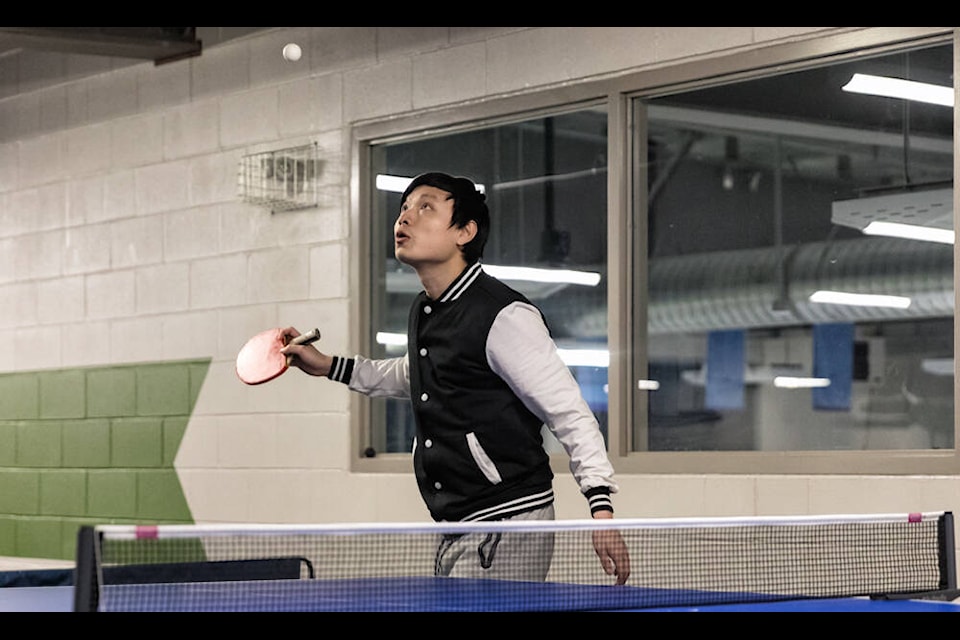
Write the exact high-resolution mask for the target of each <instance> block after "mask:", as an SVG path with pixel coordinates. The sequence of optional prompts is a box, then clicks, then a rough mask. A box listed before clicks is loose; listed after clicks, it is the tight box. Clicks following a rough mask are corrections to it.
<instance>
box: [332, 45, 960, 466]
mask: <svg viewBox="0 0 960 640" xmlns="http://www.w3.org/2000/svg"><path fill="white" fill-rule="evenodd" d="M958 33H960V32H954V30H953V29H952V28H938V27H871V28H862V29H861V28H857V29H851V30H850V31H848V32H843V33H838V34H830V35H826V36H814V37H811V38H810V39H808V40H802V41H797V42H787V43H780V44H773V45H770V46H766V47H759V48H756V49H751V50H749V51H741V52H734V53H730V54H726V55H721V56H717V57H711V58H708V59H704V60H694V61H689V62H683V63H679V64H676V65H667V66H664V67H661V68H653V69H648V70H643V71H638V72H635V73H629V74H625V75H622V76H617V77H614V78H609V79H600V80H591V81H585V82H582V83H576V84H573V85H567V86H561V87H557V88H547V89H543V90H536V91H531V92H529V93H524V94H519V95H512V96H510V97H506V98H491V99H490V100H486V101H480V102H476V103H470V104H466V105H454V106H451V107H448V108H441V109H436V110H431V111H427V112H423V113H418V114H413V115H410V116H405V117H400V118H391V119H387V120H383V121H366V122H357V123H354V125H353V126H352V128H351V132H350V138H351V139H350V148H351V150H352V154H351V157H352V161H351V166H350V193H349V196H350V197H349V201H350V212H349V215H350V229H351V231H350V238H351V241H350V256H351V259H350V277H349V279H350V291H352V292H366V291H369V288H370V287H372V286H374V280H373V274H372V273H371V264H370V261H369V256H370V255H371V254H370V250H371V239H370V237H369V236H370V225H369V222H368V216H366V215H364V212H367V211H369V207H370V203H371V199H372V195H371V191H370V190H371V182H372V180H371V176H370V175H369V166H370V159H371V153H372V149H373V148H374V147H376V146H377V145H379V144H384V143H387V142H389V143H396V142H403V141H409V140H416V139H418V138H422V137H433V136H437V135H442V134H446V133H453V132H456V131H462V130H467V129H472V128H479V127H486V126H492V125H496V124H499V123H504V122H511V121H517V120H523V119H527V118H533V117H544V116H548V115H550V114H552V113H563V112H568V111H571V110H575V109H576V108H578V107H585V106H591V105H595V104H597V103H605V105H606V109H607V114H608V119H609V120H608V175H607V180H608V182H607V190H608V198H607V202H608V205H607V206H608V212H607V225H608V226H607V241H608V247H607V259H608V271H607V274H608V278H609V282H608V301H607V318H608V347H609V351H610V365H609V370H608V380H609V395H608V398H609V433H608V439H609V450H610V458H611V461H612V462H613V464H614V467H615V468H616V470H617V472H618V473H619V474H651V473H654V474H692V473H695V474H704V473H723V474H751V475H764V474H791V473H804V474H820V475H828V474H829V475H851V474H853V475H857V474H883V475H918V474H919V475H939V474H946V475H955V474H957V473H960V445H955V447H954V448H953V449H937V450H933V449H931V450H899V451H885V450H871V451H784V452H774V451H685V452H672V451H632V450H631V449H632V448H633V447H632V446H631V445H632V443H631V438H632V432H633V429H632V428H631V426H630V425H632V424H633V421H634V420H636V419H641V420H646V413H647V412H646V406H645V403H644V402H643V401H642V400H641V401H639V402H638V403H637V404H636V405H634V398H633V396H634V394H633V390H632V386H633V382H632V381H633V380H636V379H638V377H645V372H646V354H645V347H646V343H645V340H644V339H643V335H642V334H641V335H636V336H635V335H634V329H633V325H634V318H633V317H632V315H633V311H632V308H633V306H634V305H633V302H632V301H633V299H634V296H639V298H638V299H640V300H642V299H643V296H644V289H645V282H646V265H645V264H635V261H634V254H633V249H634V246H636V244H635V243H638V242H643V241H644V240H645V238H644V234H645V232H646V209H645V207H639V208H638V207H636V206H635V204H634V203H635V202H645V201H646V198H645V195H646V193H645V192H646V183H645V180H638V181H636V182H637V184H635V183H634V182H635V181H634V180H633V177H632V176H633V174H634V171H633V169H632V168H633V166H636V163H639V162H641V159H642V158H645V150H644V149H643V148H640V147H639V146H638V145H635V144H633V141H634V140H645V139H646V135H645V134H644V131H643V130H642V129H643V127H644V126H645V122H637V121H634V119H633V115H632V109H633V104H634V101H635V100H639V99H643V98H653V97H658V96H664V95H668V94H670V93H674V92H679V91H686V90H690V89H695V88H703V87H707V86H711V85H716V84H720V83H732V82H738V81H743V80H748V79H751V78H757V77H762V76H764V75H769V74H771V73H783V72H785V71H788V70H802V69H804V68H810V67H814V66H820V65H823V64H828V63H834V62H842V61H844V60H852V59H855V58H856V57H858V56H862V55H863V54H864V53H865V52H869V54H870V55H875V54H882V53H895V52H897V51H899V50H901V49H903V48H907V47H915V46H921V45H927V44H946V43H952V45H953V60H954V68H955V69H956V68H960V53H958V49H960V47H958V46H957V45H958V41H960V35H958ZM954 93H955V95H956V94H958V93H960V91H958V89H957V86H955V87H954ZM956 114H957V106H955V107H954V132H955V134H954V177H956V175H957V171H958V167H960V155H958V154H957V146H958V138H960V136H958V135H957V131H958V125H957V118H956ZM958 204H960V197H958V194H957V193H956V190H955V191H954V220H955V227H956V226H957V225H956V221H957V220H958V218H960V216H958V212H957V206H958ZM640 246H643V245H640ZM957 256H958V252H957V249H956V247H955V249H954V282H955V283H956V282H957V281H958V276H960V260H957ZM369 307H370V302H369V296H368V295H366V294H365V293H364V294H362V295H361V294H357V293H354V294H352V295H351V296H350V300H349V313H350V317H352V318H354V319H355V326H356V327H358V330H357V331H356V332H354V333H353V334H352V337H351V344H350V348H351V349H353V350H355V351H354V352H356V353H369V352H370V347H371V344H370V336H369V334H370V330H369V328H370V325H371V309H370V308H369ZM958 307H960V301H956V302H955V306H954V317H956V315H957V314H956V310H957V308H958ZM958 335H960V330H958V323H956V322H954V343H955V345H956V344H957V340H956V338H957V336H958ZM958 350H960V349H958V347H956V346H955V353H954V358H955V360H956V358H957V355H958V354H957V351H958ZM635 372H643V373H641V374H640V375H637V374H636V373H635ZM641 395H642V394H641ZM957 395H958V394H957V392H956V387H955V391H954V400H955V403H956V398H957ZM349 411H350V425H351V444H352V450H351V454H352V455H351V469H352V470H353V471H356V472H384V473H410V472H411V469H410V454H408V453H391V454H379V455H377V456H376V457H373V458H368V457H365V455H364V451H365V449H366V448H367V446H368V442H369V438H370V433H369V425H370V418H371V415H372V414H371V401H370V400H369V399H368V398H365V397H363V396H362V395H360V394H355V393H351V394H350V402H349ZM958 424H960V423H958V420H957V416H956V415H955V416H954V433H955V437H954V441H955V443H960V437H958V431H960V429H958ZM553 466H554V470H555V472H557V473H563V472H564V470H565V469H566V468H567V461H566V460H565V459H564V456H562V455H554V456H553Z"/></svg>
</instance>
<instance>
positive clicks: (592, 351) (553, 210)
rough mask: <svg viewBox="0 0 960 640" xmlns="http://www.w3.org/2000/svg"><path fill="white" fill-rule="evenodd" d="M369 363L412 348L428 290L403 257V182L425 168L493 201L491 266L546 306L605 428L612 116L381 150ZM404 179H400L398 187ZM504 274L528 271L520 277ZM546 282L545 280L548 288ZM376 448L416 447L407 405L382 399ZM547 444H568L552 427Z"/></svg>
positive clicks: (376, 403) (583, 115) (555, 119)
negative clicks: (410, 334) (397, 248)
mask: <svg viewBox="0 0 960 640" xmlns="http://www.w3.org/2000/svg"><path fill="white" fill-rule="evenodd" d="M371 158H372V166H371V176H372V178H373V179H375V180H377V185H378V186H377V187H376V188H375V190H374V192H373V198H372V215H373V219H372V222H371V233H372V243H371V246H372V247H374V251H373V252H372V254H373V255H372V256H371V260H372V266H371V273H372V274H373V285H374V286H373V287H372V289H371V296H372V297H371V309H372V314H371V315H372V320H373V321H372V327H371V330H372V332H373V333H372V335H371V338H372V342H373V344H374V353H372V354H371V355H372V357H392V356H399V355H402V354H403V353H404V352H405V351H406V328H407V315H408V312H409V308H410V304H411V303H412V301H413V298H414V297H415V296H416V294H417V293H419V291H420V290H421V287H420V282H419V280H418V279H417V277H416V274H415V273H414V271H413V270H412V269H410V268H409V267H407V266H406V265H404V264H401V263H399V262H398V261H396V260H395V258H394V255H393V222H394V220H395V219H396V217H397V215H398V213H399V211H400V196H401V193H402V192H403V189H404V187H405V186H406V182H407V181H408V180H409V179H410V178H412V177H414V176H415V175H417V174H420V173H423V172H425V171H443V172H445V173H451V174H454V175H463V176H466V177H468V178H470V179H472V180H473V181H474V182H476V183H477V184H478V185H480V186H481V188H482V189H483V190H484V191H485V193H486V194H487V203H488V205H489V206H490V213H491V218H492V225H491V232H490V238H489V240H488V242H487V246H486V249H485V251H484V256H483V259H482V263H483V264H484V268H485V269H486V270H487V271H490V272H491V273H493V274H494V275H496V276H498V277H501V278H502V279H504V280H505V281H506V282H507V283H508V284H510V285H511V286H513V287H514V288H516V289H517V290H519V291H521V292H522V293H524V294H525V295H526V296H527V297H528V298H530V300H531V301H532V302H534V303H535V304H536V305H537V306H539V307H540V309H541V310H542V311H543V313H544V316H545V317H546V320H547V324H548V326H549V327H550V330H551V333H552V334H553V337H554V339H555V340H556V342H557V345H558V347H559V348H560V349H561V355H562V356H563V357H564V359H565V360H566V361H567V363H568V364H569V365H570V367H571V371H572V372H573V374H574V376H575V378H576V379H577V380H578V382H579V383H580V385H581V387H582V389H583V392H584V396H585V398H586V399H587V402H588V403H589V404H590V406H591V408H592V409H593V411H594V413H595V414H596V416H597V418H598V420H599V422H600V426H601V428H602V430H603V432H604V434H605V435H606V429H607V399H606V384H607V310H606V309H607V308H606V295H607V287H606V260H607V181H606V178H607V116H606V112H605V110H603V109H601V108H596V109H587V110H581V111H576V112H573V113H567V114H562V115H554V116H550V117H544V118H535V119H530V120H524V121H522V122H514V123H510V124H501V125H497V126H492V127H486V128H482V129H476V130H471V131H465V132H456V133H449V134H446V135H439V136H436V137H430V138H424V139H417V140H414V141H403V142H396V143H389V144H382V145H377V146H375V147H374V148H373V149H372V154H371ZM391 178H399V180H391ZM505 267H527V268H531V269H532V271H528V272H523V273H521V274H520V275H517V274H510V273H509V272H505V271H504V270H503V268H505ZM541 279H544V280H545V281H540V280H541ZM371 402H372V403H373V404H372V414H373V415H372V420H371V444H372V447H373V449H374V451H375V452H377V453H383V452H387V453H395V452H409V451H410V448H411V445H412V442H413V435H414V424H413V415H412V413H411V411H410V404H409V402H408V401H407V400H393V399H390V400H384V399H374V400H372V401H371ZM544 437H545V446H546V447H547V449H548V450H555V448H556V447H558V446H559V444H558V443H557V442H556V441H555V440H553V439H552V436H550V435H549V434H548V433H547V432H546V430H545V432H544Z"/></svg>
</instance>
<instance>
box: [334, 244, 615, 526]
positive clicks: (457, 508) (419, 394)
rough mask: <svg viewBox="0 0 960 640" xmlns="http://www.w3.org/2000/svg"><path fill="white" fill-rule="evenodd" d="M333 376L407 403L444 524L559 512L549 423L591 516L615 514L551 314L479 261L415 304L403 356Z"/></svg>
mask: <svg viewBox="0 0 960 640" xmlns="http://www.w3.org/2000/svg"><path fill="white" fill-rule="evenodd" d="M328 377H329V378H330V379H331V380H336V381H339V382H343V383H346V384H347V385H348V386H349V387H350V388H351V389H352V390H354V391H358V392H361V393H365V394H367V395H370V396H393V397H401V396H406V397H409V398H410V401H411V403H412V406H413V414H414V417H415V422H416V439H415V442H414V446H413V466H414V472H415V475H416V479H417V484H418V487H419V489H420V494H421V496H422V497H423V500H424V502H425V503H426V505H427V508H428V509H429V511H430V514H431V516H432V517H433V518H434V519H435V520H438V521H472V520H498V519H503V518H508V517H511V516H514V515H517V514H519V513H523V512H525V511H530V510H533V509H537V508H540V507H543V506H547V505H549V504H552V503H553V501H554V493H553V486H552V482H553V472H552V470H551V468H550V460H549V456H548V454H547V453H546V452H545V450H544V448H543V439H542V436H541V428H542V426H543V425H544V424H546V425H547V426H548V427H549V428H550V429H551V430H552V431H553V433H554V435H556V437H557V439H558V440H559V442H560V443H561V444H562V445H563V446H564V449H565V450H566V451H567V453H568V454H569V456H570V469H571V472H572V473H573V475H574V478H575V479H576V480H577V482H578V484H579V486H580V489H581V492H582V493H583V494H584V496H585V497H586V498H587V500H588V503H589V506H590V511H591V513H593V512H596V511H599V510H604V509H606V510H609V511H612V510H613V507H612V503H611V500H610V494H611V493H613V492H616V491H617V486H616V484H615V483H614V481H613V468H612V466H611V465H610V462H609V459H608V458H607V454H606V446H605V444H604V441H603V436H602V434H601V432H600V429H599V425H598V424H597V421H596V417H595V416H594V415H593V413H592V412H591V411H590V409H589V407H588V405H587V404H586V402H585V401H584V399H583V397H582V395H581V393H580V389H579V387H578V386H577V383H576V380H574V378H573V376H572V374H571V373H570V370H569V369H568V368H567V366H566V365H565V364H564V363H563V361H562V360H560V357H559V355H558V354H557V351H556V345H555V344H554V342H553V340H552V338H551V337H550V334H549V330H548V328H547V326H546V323H545V321H544V319H543V316H542V314H541V313H540V311H539V310H538V309H537V308H536V307H535V306H534V305H533V304H531V303H530V301H529V300H527V299H526V298H525V297H524V296H523V295H522V294H520V293H519V292H517V291H515V290H513V289H511V288H510V287H508V286H507V285H505V284H503V283H502V282H500V281H499V280H497V279H496V278H493V277H492V276H490V275H488V274H487V273H485V272H484V271H483V270H482V268H481V265H480V263H479V262H478V263H474V264H473V265H470V266H469V267H467V268H466V269H465V270H464V271H463V273H461V274H460V276H458V277H457V279H456V280H455V281H454V282H453V283H452V284H451V285H450V287H448V289H447V290H446V291H445V292H444V293H443V294H442V295H441V296H440V297H439V298H438V299H436V300H431V299H430V298H429V297H428V296H427V295H426V293H425V292H421V293H420V294H419V295H418V296H417V298H416V300H415V301H414V303H413V305H412V306H411V308H410V316H409V322H408V330H407V354H406V355H404V356H403V357H401V358H389V359H383V360H370V359H367V358H363V357H362V356H355V357H354V358H343V357H334V363H333V366H332V368H331V371H330V373H329V375H328Z"/></svg>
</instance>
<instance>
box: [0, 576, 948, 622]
mask: <svg viewBox="0 0 960 640" xmlns="http://www.w3.org/2000/svg"><path fill="white" fill-rule="evenodd" d="M654 591H655V592H656V593H655V594H654V595H655V596H656V599H657V601H662V602H664V603H665V604H663V605H655V606H650V605H649V602H650V601H651V590H649V589H644V588H639V587H628V586H613V585H609V586H608V585H570V584H561V583H514V582H510V583H506V584H505V583H503V582H501V581H494V580H467V579H460V578H419V577H418V578H362V579H350V580H266V581H264V580H254V581H233V582H191V583H160V584H125V585H108V586H105V587H104V591H103V596H104V598H103V604H104V605H105V609H106V610H107V611H150V612H183V611H189V612H250V611H275V612H321V611H322V612H329V611H342V612H468V611H469V612H476V611H489V612H514V611H531V612H533V611H559V610H564V611H567V610H570V609H569V604H568V603H569V602H571V601H573V602H575V603H576V606H575V609H574V610H577V611H622V612H629V611H636V612H640V611H643V612H666V611H676V612H750V611H754V612H764V611H768V612H832V611H836V612H951V613H960V603H955V602H953V601H951V600H943V599H926V598H920V597H902V598H901V597H897V598H891V597H882V598H870V597H845V598H803V599H786V598H777V599H773V600H769V601H755V602H742V601H737V598H738V596H737V595H736V594H729V595H728V596H724V595H723V594H721V595H720V597H719V598H718V601H717V602H715V603H710V604H703V603H702V598H701V597H700V596H699V595H698V594H695V593H693V592H691V595H689V596H685V594H684V592H681V591H675V592H673V593H668V594H667V593H664V592H663V590H654ZM120 596H122V597H120ZM571 596H573V597H572V599H571ZM118 598H119V599H118ZM724 599H726V600H728V601H723V600H724ZM129 603H132V604H129ZM556 603H567V604H564V605H557V604H556ZM0 611H62V612H66V611H74V590H73V587H72V586H53V587H6V588H2V589H0Z"/></svg>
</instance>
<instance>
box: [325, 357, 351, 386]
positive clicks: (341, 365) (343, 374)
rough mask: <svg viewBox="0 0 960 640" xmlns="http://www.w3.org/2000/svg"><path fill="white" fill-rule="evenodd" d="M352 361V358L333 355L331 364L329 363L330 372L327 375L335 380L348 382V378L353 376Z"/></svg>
mask: <svg viewBox="0 0 960 640" xmlns="http://www.w3.org/2000/svg"><path fill="white" fill-rule="evenodd" d="M353 362H354V359H353V358H341V357H340V356H333V364H332V365H330V373H328V374H327V377H328V378H330V379H331V380H333V381H335V382H342V383H343V384H350V378H351V377H352V376H353Z"/></svg>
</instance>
